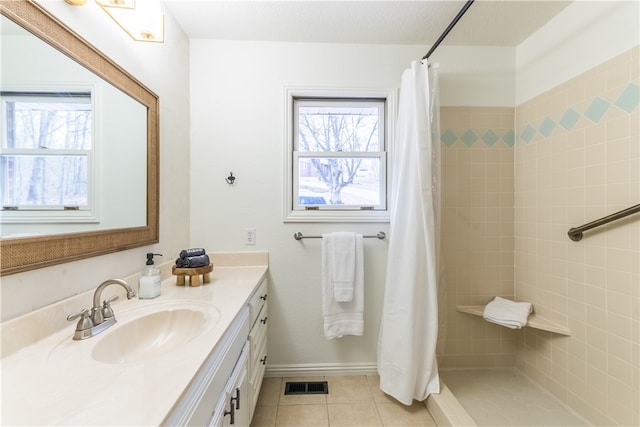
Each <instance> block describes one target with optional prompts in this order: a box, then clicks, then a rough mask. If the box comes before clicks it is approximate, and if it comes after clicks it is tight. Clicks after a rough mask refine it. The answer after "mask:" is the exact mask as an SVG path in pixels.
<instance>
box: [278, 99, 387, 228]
mask: <svg viewBox="0 0 640 427" xmlns="http://www.w3.org/2000/svg"><path fill="white" fill-rule="evenodd" d="M396 96H397V95H396V91H390V90H376V89H318V88H297V87H287V88H285V120H284V122H285V138H284V139H285V147H284V155H285V160H284V162H285V168H284V174H285V176H284V180H283V181H284V194H283V201H284V209H283V222H389V216H390V213H389V179H390V176H391V173H390V169H389V165H390V161H389V148H390V147H391V145H392V139H391V137H392V135H393V134H394V131H393V130H394V122H395V120H393V118H394V117H395V112H396ZM306 99H309V100H327V101H343V100H352V101H354V103H358V102H362V101H371V100H375V101H381V102H383V103H384V107H383V108H384V117H383V120H384V123H383V124H382V126H381V127H382V129H383V130H382V132H381V133H380V136H381V140H382V142H381V147H380V151H379V152H371V153H364V152H359V154H360V155H358V156H356V157H363V158H365V157H375V158H379V159H380V161H381V175H382V176H381V178H380V179H381V182H380V185H381V186H382V191H381V196H382V197H383V199H382V200H381V204H382V203H384V206H381V207H379V208H377V209H354V208H353V206H348V207H342V206H336V205H331V206H330V207H323V208H320V207H318V208H317V209H314V208H312V209H303V208H302V207H303V206H304V205H299V203H298V200H295V197H294V196H295V195H297V192H296V191H295V189H296V186H297V184H298V168H297V164H298V158H299V157H300V156H299V155H298V153H297V151H296V147H295V141H296V131H297V123H296V119H297V114H296V112H295V104H296V101H297V100H306ZM305 153H307V154H305V155H304V156H302V157H309V156H308V154H311V155H312V156H313V157H317V156H315V154H318V153H317V152H316V153H315V154H314V153H312V152H305ZM320 153H323V154H322V156H320V157H337V156H336V155H335V154H336V152H334V153H328V152H320ZM344 156H346V157H352V156H351V155H350V154H349V153H347V154H344ZM338 157H339V156H338ZM312 206H315V205H312Z"/></svg>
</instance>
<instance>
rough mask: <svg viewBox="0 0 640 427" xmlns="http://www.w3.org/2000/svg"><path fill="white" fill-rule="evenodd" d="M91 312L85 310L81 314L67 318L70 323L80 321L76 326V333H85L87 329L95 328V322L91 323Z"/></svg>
mask: <svg viewBox="0 0 640 427" xmlns="http://www.w3.org/2000/svg"><path fill="white" fill-rule="evenodd" d="M90 314H91V310H89V309H88V308H85V309H83V310H82V311H81V312H80V313H74V314H70V315H68V316H67V320H68V321H73V320H76V319H77V318H80V320H78V324H77V325H76V331H84V330H85V329H91V328H92V327H93V322H92V321H91V317H89V316H90Z"/></svg>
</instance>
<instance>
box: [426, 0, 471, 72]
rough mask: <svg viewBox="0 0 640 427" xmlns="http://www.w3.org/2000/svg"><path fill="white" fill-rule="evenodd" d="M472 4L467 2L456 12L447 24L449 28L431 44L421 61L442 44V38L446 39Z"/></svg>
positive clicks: (469, 1) (468, 0)
mask: <svg viewBox="0 0 640 427" xmlns="http://www.w3.org/2000/svg"><path fill="white" fill-rule="evenodd" d="M473 2H474V0H467V2H466V3H465V4H464V6H463V7H462V9H460V12H458V14H457V15H456V17H455V18H453V21H451V23H449V26H448V27H447V28H446V29H445V30H444V31H443V32H442V34H440V37H438V40H436V42H435V43H434V44H433V46H431V49H429V52H427V54H426V55H425V56H423V57H422V60H423V61H424V60H425V59H429V57H430V56H431V54H432V53H433V51H435V50H436V49H437V48H438V46H440V43H442V40H444V38H445V37H447V34H449V32H450V31H451V30H452V29H453V27H455V26H456V24H457V23H458V21H459V20H460V18H462V15H464V14H465V12H466V11H467V9H469V8H470V7H471V5H472V4H473Z"/></svg>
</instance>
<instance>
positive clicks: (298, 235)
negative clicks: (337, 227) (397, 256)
mask: <svg viewBox="0 0 640 427" xmlns="http://www.w3.org/2000/svg"><path fill="white" fill-rule="evenodd" d="M362 237H363V238H365V239H373V238H376V239H380V240H382V239H384V238H385V237H387V235H386V234H385V233H384V231H378V234H376V235H375V236H362ZM293 238H294V239H296V240H302V239H322V236H304V235H303V234H302V233H301V232H299V231H298V232H296V233H293Z"/></svg>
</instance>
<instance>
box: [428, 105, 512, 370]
mask: <svg viewBox="0 0 640 427" xmlns="http://www.w3.org/2000/svg"><path fill="white" fill-rule="evenodd" d="M440 114H441V115H440V129H441V141H442V145H441V147H442V168H441V169H442V236H443V238H442V245H443V256H444V265H445V276H446V280H447V285H446V288H445V291H446V298H444V299H445V300H443V298H442V297H441V298H440V304H441V306H442V305H446V316H447V318H446V322H445V323H446V327H445V328H444V329H441V331H440V333H441V335H444V337H441V338H443V339H440V342H441V343H442V344H443V345H440V347H439V349H438V354H439V361H440V367H442V368H453V367H457V368H461V367H479V366H480V367H493V366H504V365H511V366H513V365H514V363H515V345H516V341H515V340H516V336H515V334H516V333H515V332H514V331H511V330H509V329H507V328H503V327H500V326H496V325H493V324H490V323H487V322H485V321H483V320H482V318H480V317H477V316H471V315H469V314H464V313H460V312H457V311H456V306H457V305H484V304H486V303H487V302H488V301H489V300H490V299H491V298H492V297H494V296H495V295H502V296H506V297H513V289H514V282H513V253H514V252H513V250H514V246H513V244H514V240H513V195H514V193H513V179H514V174H513V151H514V150H513V146H514V130H513V123H514V116H513V114H514V110H513V108H501V107H500V108H496V107H441V109H440Z"/></svg>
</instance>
